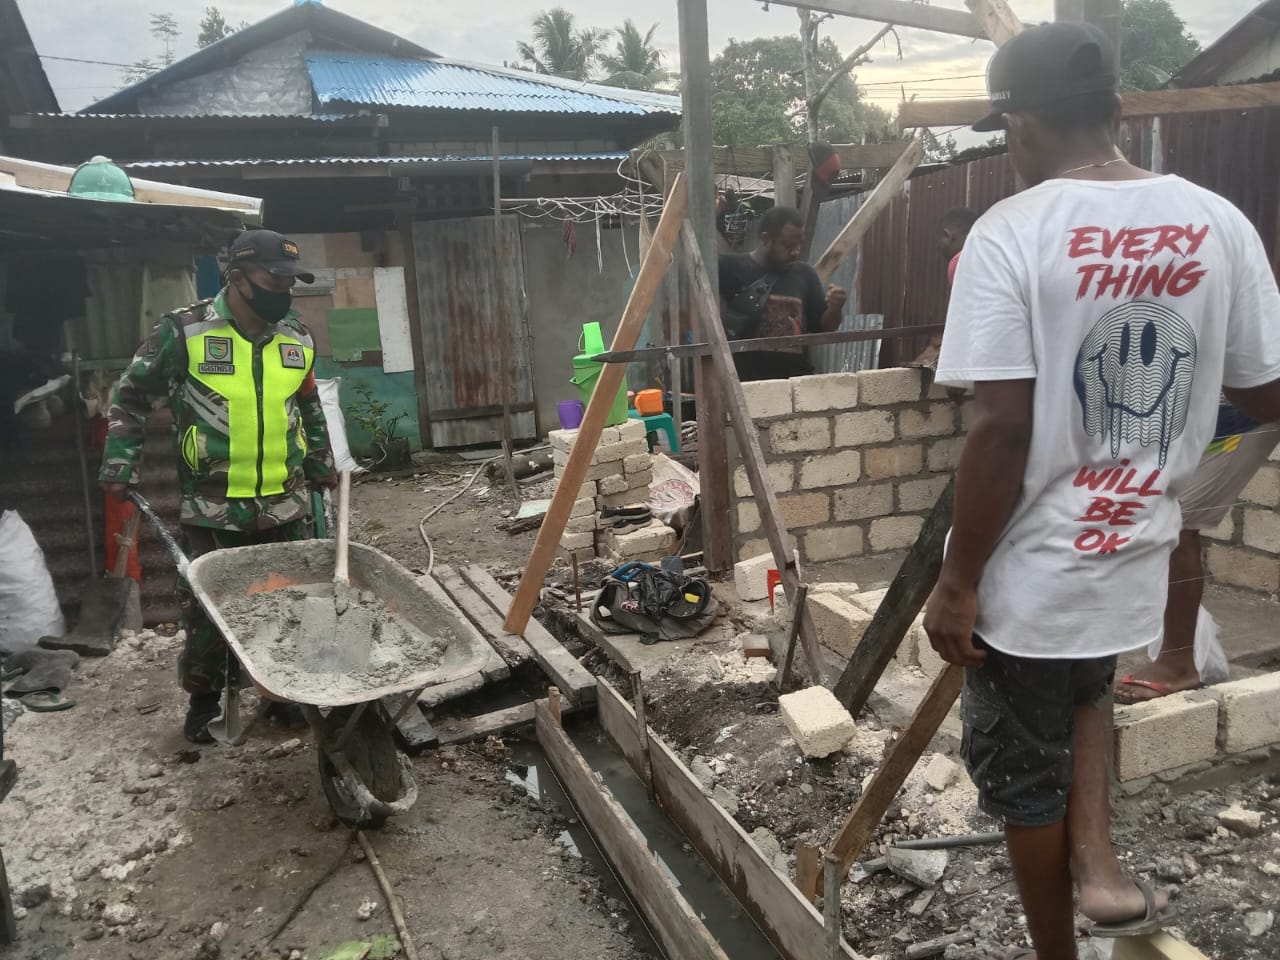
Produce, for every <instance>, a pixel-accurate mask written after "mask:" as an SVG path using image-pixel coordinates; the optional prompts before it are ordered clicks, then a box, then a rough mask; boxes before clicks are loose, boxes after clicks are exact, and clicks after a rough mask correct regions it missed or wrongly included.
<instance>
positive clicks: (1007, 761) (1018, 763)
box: [960, 637, 1116, 827]
mask: <svg viewBox="0 0 1280 960" xmlns="http://www.w3.org/2000/svg"><path fill="white" fill-rule="evenodd" d="M974 640H975V643H976V644H977V645H978V646H979V647H983V646H984V644H983V643H982V640H981V638H980V637H975V638H974ZM986 649H987V651H988V652H987V661H986V664H985V665H984V666H983V667H982V668H980V669H977V670H973V669H970V670H966V671H965V679H964V693H963V695H962V698H961V706H960V713H961V717H962V719H963V720H964V736H963V739H962V741H961V747H960V752H961V754H962V755H963V756H964V761H965V764H966V766H967V767H968V768H969V776H970V777H972V778H973V782H974V784H975V785H976V786H977V788H978V805H979V806H980V807H982V809H983V810H984V811H985V812H986V813H988V814H989V815H990V816H992V817H995V818H996V819H998V820H1003V821H1004V822H1005V823H1007V824H1010V825H1012V826H1015V827H1043V826H1047V825H1049V824H1051V823H1057V822H1058V821H1059V820H1061V819H1062V818H1063V817H1065V816H1066V814H1067V796H1068V794H1069V793H1070V792H1071V782H1072V777H1073V773H1074V762H1075V749H1074V738H1075V709H1076V708H1077V707H1081V706H1089V705H1092V704H1098V705H1103V704H1105V703H1106V702H1107V699H1108V697H1110V695H1111V685H1112V683H1113V681H1114V680H1115V672H1116V658H1115V657H1101V658H1097V659H1092V660H1042V659H1030V658H1026V657H1015V656H1011V655H1010V654H1007V653H1001V652H1000V651H999V650H995V649H992V648H991V647H986Z"/></svg>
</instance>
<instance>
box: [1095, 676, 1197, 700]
mask: <svg viewBox="0 0 1280 960" xmlns="http://www.w3.org/2000/svg"><path fill="white" fill-rule="evenodd" d="M1121 686H1130V687H1142V688H1143V689H1144V690H1150V691H1152V692H1153V693H1155V696H1154V697H1135V696H1132V695H1131V694H1125V693H1124V692H1123V691H1121V689H1120V687H1121ZM1203 689H1204V684H1203V683H1201V684H1197V685H1196V686H1194V687H1187V688H1185V689H1183V690H1178V689H1175V688H1174V686H1173V684H1171V683H1161V682H1160V681H1159V680H1140V679H1138V678H1137V677H1134V676H1124V677H1121V678H1120V680H1119V681H1118V682H1117V683H1116V692H1115V700H1116V703H1118V704H1121V705H1122V706H1126V707H1130V706H1133V705H1134V704H1135V703H1146V702H1147V701H1149V700H1159V699H1160V698H1161V697H1168V696H1172V695H1173V694H1175V693H1189V692H1190V691H1192V690H1203Z"/></svg>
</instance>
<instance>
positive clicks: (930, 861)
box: [886, 847, 950, 887]
mask: <svg viewBox="0 0 1280 960" xmlns="http://www.w3.org/2000/svg"><path fill="white" fill-rule="evenodd" d="M886 859H887V860H888V867H889V869H890V870H891V871H893V873H894V874H896V875H897V876H899V877H901V878H902V879H903V880H907V881H909V882H911V883H914V884H915V885H916V886H918V887H932V886H933V885H934V884H936V883H937V882H938V881H939V880H941V879H942V875H943V874H944V873H946V872H947V864H948V862H950V857H949V856H948V855H947V851H945V850H903V849H902V848H901V847H890V848H889V854H888V857H887V858H886Z"/></svg>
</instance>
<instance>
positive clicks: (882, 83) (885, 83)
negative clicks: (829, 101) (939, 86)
mask: <svg viewBox="0 0 1280 960" xmlns="http://www.w3.org/2000/svg"><path fill="white" fill-rule="evenodd" d="M985 77H986V74H985V73H962V74H957V75H955V76H948V77H922V78H920V79H918V80H874V81H872V82H871V83H861V82H859V81H856V80H855V81H854V83H855V84H856V85H857V86H859V87H896V86H899V85H900V84H904V83H905V84H907V85H908V86H911V85H914V84H917V83H941V82H942V81H944V80H978V79H981V78H985Z"/></svg>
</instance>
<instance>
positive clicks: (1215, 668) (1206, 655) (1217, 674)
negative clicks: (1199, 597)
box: [1147, 607, 1231, 684]
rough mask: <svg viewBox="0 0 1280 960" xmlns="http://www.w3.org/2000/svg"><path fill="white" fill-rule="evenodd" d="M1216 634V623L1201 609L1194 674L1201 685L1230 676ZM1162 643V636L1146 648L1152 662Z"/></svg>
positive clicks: (1219, 681)
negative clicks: (1198, 676)
mask: <svg viewBox="0 0 1280 960" xmlns="http://www.w3.org/2000/svg"><path fill="white" fill-rule="evenodd" d="M1218 633H1219V630H1218V621H1217V620H1215V619H1213V614H1212V613H1210V612H1209V611H1208V610H1206V609H1205V608H1204V607H1201V608H1200V610H1199V612H1198V613H1197V614H1196V638H1195V658H1196V672H1197V673H1199V674H1200V682H1201V683H1206V684H1208V683H1224V682H1225V681H1226V680H1227V678H1228V677H1229V676H1230V675H1231V667H1230V665H1229V664H1228V663H1227V654H1226V651H1225V650H1223V649H1222V641H1221V640H1219V638H1218ZM1163 643H1164V635H1163V634H1162V635H1161V636H1160V637H1158V638H1157V639H1156V640H1155V641H1153V642H1152V644H1151V646H1149V647H1148V648H1147V656H1148V657H1149V658H1150V659H1152V660H1154V659H1155V658H1156V657H1158V656H1159V655H1160V647H1161V646H1162V645H1163Z"/></svg>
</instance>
